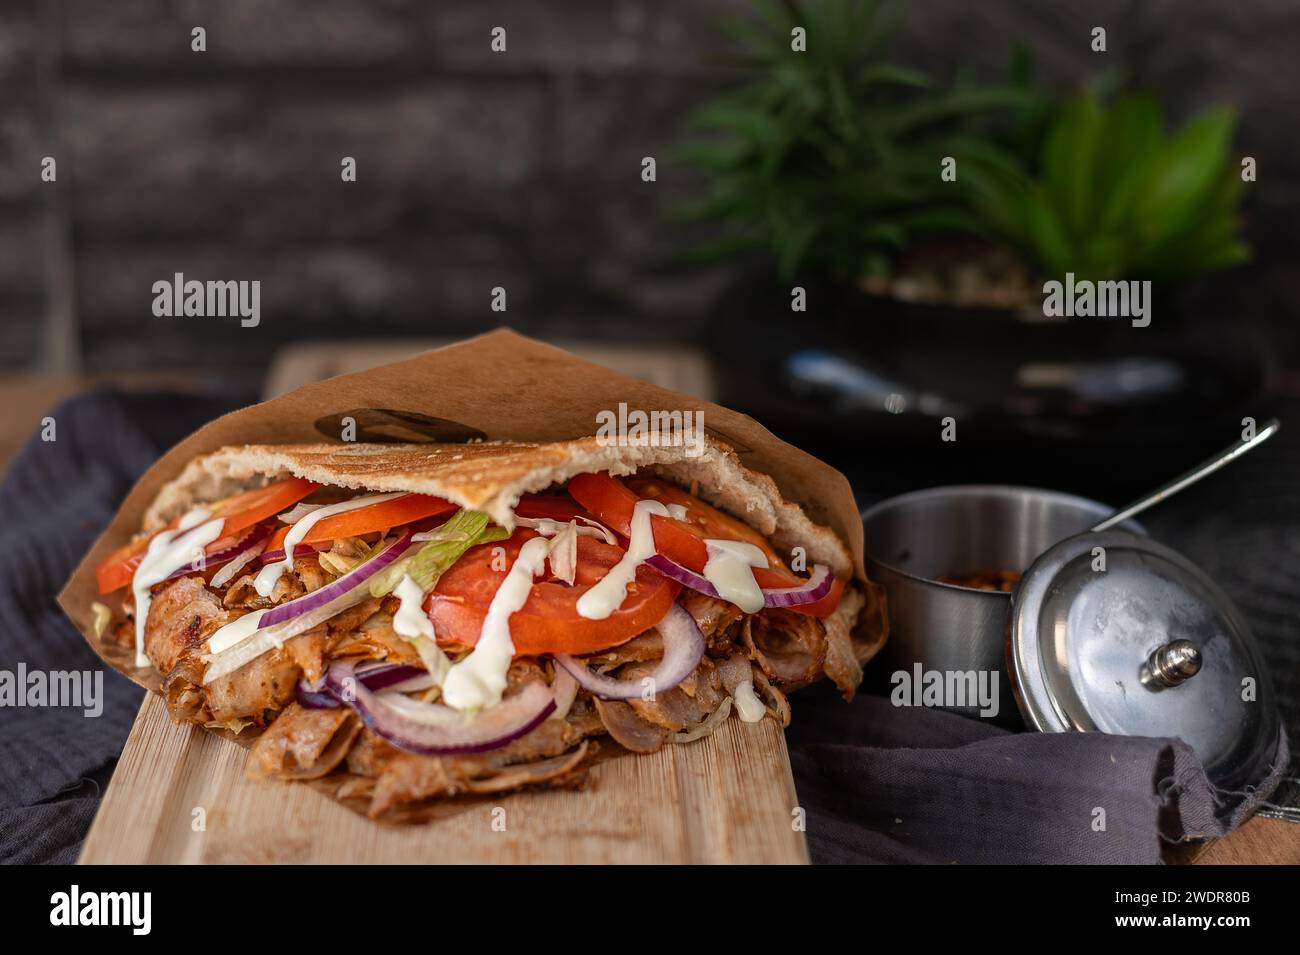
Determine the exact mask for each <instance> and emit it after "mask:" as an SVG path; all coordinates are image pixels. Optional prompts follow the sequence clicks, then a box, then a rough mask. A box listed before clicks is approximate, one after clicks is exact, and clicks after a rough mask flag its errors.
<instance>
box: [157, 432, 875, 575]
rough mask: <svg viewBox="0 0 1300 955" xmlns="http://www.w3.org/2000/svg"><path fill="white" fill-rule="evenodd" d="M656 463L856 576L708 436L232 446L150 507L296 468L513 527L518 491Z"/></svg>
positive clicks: (181, 507)
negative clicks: (688, 442)
mask: <svg viewBox="0 0 1300 955" xmlns="http://www.w3.org/2000/svg"><path fill="white" fill-rule="evenodd" d="M640 468H651V469H653V470H654V471H655V472H656V473H658V474H660V475H662V476H663V477H664V478H666V479H668V480H671V481H673V482H675V483H677V484H680V485H682V486H684V487H690V486H691V485H693V484H694V485H696V487H697V489H698V491H699V493H700V496H701V497H703V498H704V499H706V500H708V501H710V502H712V503H713V504H715V505H716V506H718V507H720V508H721V509H722V510H725V511H728V512H730V513H731V514H733V515H734V516H736V517H738V518H740V519H741V520H743V521H745V522H746V523H747V524H749V525H750V526H751V527H753V528H755V529H756V530H758V531H760V532H761V533H763V534H764V535H766V536H767V537H769V538H770V539H771V540H772V542H773V543H774V544H775V545H776V546H777V547H778V548H785V549H790V548H794V547H802V548H803V549H804V551H805V552H806V554H807V557H808V562H809V564H812V563H823V564H826V565H828V566H829V567H830V568H831V569H832V570H833V571H834V572H835V574H836V575H837V576H848V575H850V574H852V573H853V559H852V556H851V555H850V553H849V550H848V548H847V547H845V546H844V544H843V542H842V541H841V540H840V539H839V537H838V536H837V535H836V534H835V532H834V531H832V530H830V529H829V528H827V527H822V526H821V525H818V524H814V523H813V522H812V521H811V520H809V519H808V517H807V515H805V514H804V512H803V510H802V508H800V507H799V506H798V505H797V504H792V503H790V502H787V501H785V500H784V499H783V498H782V497H781V492H780V491H779V490H778V488H777V486H776V482H775V481H773V480H772V479H771V478H770V477H768V476H767V475H765V474H757V473H755V472H753V471H751V470H749V469H748V468H746V467H745V466H744V465H742V464H741V463H740V460H739V458H737V457H736V454H735V452H734V451H732V450H731V448H729V447H727V446H726V445H723V444H721V443H720V442H718V441H715V440H713V439H711V438H709V439H706V442H705V447H704V449H703V452H702V453H699V454H698V455H697V456H695V457H691V456H689V455H688V454H687V449H686V448H683V447H658V448H657V447H641V446H632V447H623V446H616V445H612V444H607V443H603V442H601V441H599V440H597V439H596V438H594V437H592V438H578V439H576V440H572V441H558V442H553V443H548V444H537V443H527V442H516V441H484V442H474V443H469V444H299V445H244V446H242V447H227V448H222V449H220V450H218V451H214V452H212V453H211V454H206V455H203V456H202V457H199V458H196V459H195V460H193V461H191V462H190V464H189V465H188V466H187V467H186V468H185V470H184V471H182V472H181V474H180V475H179V476H178V477H177V478H175V479H173V480H172V481H170V482H169V483H167V484H165V485H164V486H163V487H162V489H161V490H160V491H159V493H158V496H157V498H156V499H155V500H154V503H153V504H152V505H151V506H150V508H149V510H148V511H147V512H146V513H145V517H144V530H146V531H153V530H157V529H158V528H160V527H162V526H163V525H164V524H165V523H166V522H167V521H169V520H171V519H172V518H173V517H176V516H177V515H178V514H181V513H184V512H185V511H186V510H187V509H188V508H190V507H193V506H194V505H196V504H201V503H204V502H207V501H213V500H217V499H218V498H221V497H225V496H227V495H229V494H233V493H236V492H237V491H240V490H243V489H245V488H248V487H253V486H256V485H258V484H262V483H265V482H266V481H269V480H273V479H275V478H279V477H284V476H286V475H289V474H292V475H296V476H298V477H302V478H306V479H307V480H310V481H317V482H319V483H321V484H331V485H336V486H340V487H348V488H357V489H365V490H370V491H412V492H416V493H420V494H433V495H436V496H438V497H443V498H446V499H447V500H449V501H452V502H453V503H455V504H459V505H460V506H462V507H468V508H473V509H475V510H480V511H485V512H486V513H487V514H488V515H489V516H490V517H491V518H492V520H494V521H495V522H497V523H498V524H500V525H502V526H503V527H513V526H514V514H513V510H512V509H513V508H514V506H515V504H516V503H518V501H519V497H520V495H522V494H525V493H529V492H533V491H541V490H545V489H546V488H548V487H550V486H551V485H553V484H562V483H564V482H565V481H567V480H568V479H569V478H571V477H573V476H575V475H578V474H587V473H592V472H596V471H609V472H610V473H611V474H615V475H626V474H631V473H633V472H635V471H637V470H639V469H640Z"/></svg>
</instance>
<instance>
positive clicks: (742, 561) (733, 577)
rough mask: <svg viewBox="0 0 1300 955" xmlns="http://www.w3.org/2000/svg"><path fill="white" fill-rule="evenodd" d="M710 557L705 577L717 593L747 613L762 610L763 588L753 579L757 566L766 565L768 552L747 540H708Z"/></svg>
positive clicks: (705, 568)
mask: <svg viewBox="0 0 1300 955" xmlns="http://www.w3.org/2000/svg"><path fill="white" fill-rule="evenodd" d="M704 543H705V545H706V546H707V547H708V551H709V560H708V563H706V564H705V565H704V579H705V580H707V581H708V582H709V583H711V584H713V589H714V590H716V591H717V592H718V596H719V597H721V598H722V599H723V600H726V601H729V602H731V603H733V604H735V605H736V606H737V607H739V608H740V609H741V610H743V611H745V613H758V612H759V611H760V610H762V609H763V590H762V588H760V587H759V586H758V581H756V580H755V579H754V570H753V568H755V567H766V566H767V555H766V554H764V553H763V551H762V550H761V549H760V548H758V547H756V546H755V545H753V544H750V543H748V542H747V541H730V540H706V541H705V542H704Z"/></svg>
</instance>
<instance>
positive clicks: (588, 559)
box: [425, 528, 680, 656]
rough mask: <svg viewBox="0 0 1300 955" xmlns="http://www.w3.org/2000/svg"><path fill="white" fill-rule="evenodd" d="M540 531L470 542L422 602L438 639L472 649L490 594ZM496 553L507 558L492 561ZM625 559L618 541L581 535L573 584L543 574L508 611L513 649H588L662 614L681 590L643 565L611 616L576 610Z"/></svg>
mask: <svg viewBox="0 0 1300 955" xmlns="http://www.w3.org/2000/svg"><path fill="white" fill-rule="evenodd" d="M536 536H537V534H536V533H535V532H534V531H532V530H529V529H528V528H520V529H519V530H517V531H515V533H514V534H513V535H512V536H511V537H510V538H509V539H508V540H505V541H500V542H498V543H495V544H481V545H480V546H478V547H471V548H470V549H469V550H468V551H466V552H465V554H464V556H462V557H461V559H460V560H458V561H456V563H454V564H452V566H451V569H450V570H448V571H447V572H446V573H445V574H443V575H442V577H441V578H440V579H439V580H438V584H437V586H436V587H434V589H433V593H431V594H430V595H429V599H428V601H427V602H426V604H425V606H426V608H427V609H428V611H429V619H430V620H431V621H433V629H434V633H435V634H437V638H438V642H439V643H441V644H444V645H446V646H457V647H468V646H473V645H474V644H475V643H477V642H478V638H479V632H480V631H481V630H482V628H483V618H484V617H485V616H486V615H487V610H488V606H489V605H490V604H491V603H492V598H493V597H494V596H496V592H497V589H498V588H499V587H500V586H501V583H502V581H504V580H505V578H506V573H507V572H508V570H509V568H510V567H513V566H514V562H515V559H516V558H517V557H518V556H519V549H520V548H521V547H523V545H524V543H525V542H526V541H528V540H529V539H530V538H533V537H536ZM497 548H501V549H502V550H501V551H498V550H497ZM498 554H500V555H501V556H502V557H503V558H504V559H503V560H498V561H496V564H497V566H496V567H494V566H493V562H494V559H495V558H496V556H497V555H498ZM622 557H623V550H622V549H621V548H619V547H613V546H611V545H609V544H606V543H605V542H604V541H602V540H598V539H597V538H594V537H585V536H584V537H579V538H578V564H577V569H576V571H575V573H574V582H573V585H572V586H570V585H569V584H566V583H564V582H563V581H559V580H555V579H554V578H546V579H543V580H538V581H537V582H536V583H534V584H533V589H532V591H531V592H530V593H529V595H528V600H527V601H526V602H525V603H524V605H523V607H521V608H520V609H519V610H518V611H517V612H516V613H513V614H511V615H510V636H511V639H512V640H513V641H514V644H515V653H516V654H518V655H523V656H532V655H535V654H539V653H591V652H592V651H595V650H603V649H605V648H606V647H612V646H617V645H618V644H620V643H626V642H627V641H628V640H630V639H632V638H633V637H635V636H636V635H637V634H639V633H644V632H645V631H646V630H649V629H650V628H651V627H653V626H654V625H655V624H657V623H658V622H659V621H660V620H662V619H663V617H664V614H666V613H667V612H668V608H669V607H670V606H672V602H673V601H674V600H675V599H676V598H677V593H678V591H679V589H680V588H679V586H678V585H677V584H676V583H675V582H673V581H671V580H669V579H668V578H666V577H663V576H662V575H660V574H658V573H657V572H655V571H653V570H651V569H650V568H649V567H645V566H642V567H641V568H639V569H638V570H637V574H636V579H635V580H634V581H633V582H632V583H631V584H630V585H629V586H628V590H627V597H626V599H624V601H623V605H622V606H621V607H619V608H618V609H617V610H615V611H614V612H613V613H612V614H611V615H610V616H608V617H606V618H605V619H604V620H588V619H587V618H586V617H583V616H580V615H579V614H578V609H577V604H578V600H579V598H581V597H582V595H583V594H585V593H586V592H587V591H588V590H590V589H591V587H592V585H593V584H595V583H596V582H597V581H599V580H600V579H601V578H602V577H604V576H605V574H606V573H608V572H609V569H610V568H611V567H613V566H614V565H615V564H617V563H618V562H619V560H620V559H622Z"/></svg>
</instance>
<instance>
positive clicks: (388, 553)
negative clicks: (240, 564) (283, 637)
mask: <svg viewBox="0 0 1300 955" xmlns="http://www.w3.org/2000/svg"><path fill="white" fill-rule="evenodd" d="M413 536H414V534H413V532H412V531H411V529H410V528H409V527H408V528H406V529H405V530H404V531H402V533H401V534H400V535H399V536H398V538H397V540H395V541H393V543H391V544H389V545H388V547H386V548H385V549H384V550H382V551H380V552H379V553H378V554H376V555H375V556H374V557H371V558H370V559H369V560H367V561H365V562H364V563H361V564H358V565H357V566H356V567H353V568H352V569H351V570H350V571H348V572H347V573H346V574H344V575H343V576H342V577H340V578H339V579H338V580H335V581H333V582H332V583H328V584H326V585H325V586H324V587H321V588H320V589H319V590H313V591H312V592H311V593H309V594H303V596H301V597H299V598H298V599H296V600H290V601H289V602H288V603H282V604H280V605H279V606H278V607H272V608H271V609H270V610H268V611H267V612H266V613H265V614H263V615H262V619H261V622H260V623H259V624H258V626H257V629H258V630H265V629H266V628H267V627H274V626H275V625H276V624H277V623H284V622H285V621H286V620H292V619H293V618H294V617H297V616H300V615H301V614H305V613H310V612H311V611H313V610H317V609H319V608H321V607H323V606H325V604H327V603H330V602H331V601H334V600H336V599H338V598H339V597H342V596H344V595H345V594H347V593H349V592H351V591H353V590H356V589H357V588H358V587H360V586H361V585H362V584H364V583H365V582H366V581H368V580H369V579H370V578H371V577H373V576H374V575H375V574H377V573H379V572H380V571H381V570H383V569H384V568H385V567H387V566H388V565H389V564H391V563H393V562H394V561H395V560H397V558H399V557H401V556H402V555H403V554H405V553H406V551H407V549H408V548H409V547H410V546H411V538H412V537H413Z"/></svg>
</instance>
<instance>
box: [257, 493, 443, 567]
mask: <svg viewBox="0 0 1300 955" xmlns="http://www.w3.org/2000/svg"><path fill="white" fill-rule="evenodd" d="M458 509H459V508H458V507H457V505H455V504H453V503H451V501H444V500H443V499H442V498H440V497H432V496H430V495H428V494H404V495H403V496H401V497H393V498H389V499H388V500H386V501H379V502H378V503H375V504H367V505H366V506H365V507H358V508H354V509H353V510H350V511H344V512H343V513H342V514H335V515H333V516H332V517H326V518H322V519H321V520H319V521H317V522H316V523H315V524H313V525H312V526H311V527H310V528H309V529H308V530H307V533H306V535H305V536H304V537H303V539H302V543H304V544H317V543H320V542H322V541H332V540H337V539H338V538H340V537H361V536H362V535H365V534H370V533H373V532H374V531H386V530H388V529H389V528H391V527H400V526H401V525H403V524H413V523H415V522H416V521H421V520H424V519H425V518H428V517H437V516H439V515H441V514H449V513H451V512H452V511H455V510H458ZM288 533H289V528H288V527H287V526H286V527H282V528H280V529H279V530H278V531H276V532H275V536H274V537H272V538H271V541H270V543H268V544H267V545H266V552H267V553H272V552H274V551H278V550H284V539H285V537H286V536H287V535H288Z"/></svg>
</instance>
